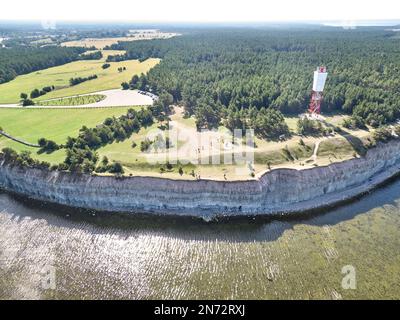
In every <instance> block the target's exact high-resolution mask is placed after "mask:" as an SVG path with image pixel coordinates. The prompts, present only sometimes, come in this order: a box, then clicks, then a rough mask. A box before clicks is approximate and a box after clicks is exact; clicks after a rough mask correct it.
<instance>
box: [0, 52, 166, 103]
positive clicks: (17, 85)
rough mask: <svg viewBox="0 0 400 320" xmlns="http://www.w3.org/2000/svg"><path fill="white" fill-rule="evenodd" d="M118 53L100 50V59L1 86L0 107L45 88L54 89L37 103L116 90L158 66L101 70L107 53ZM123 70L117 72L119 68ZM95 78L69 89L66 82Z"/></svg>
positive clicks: (134, 62) (117, 64) (114, 64)
mask: <svg viewBox="0 0 400 320" xmlns="http://www.w3.org/2000/svg"><path fill="white" fill-rule="evenodd" d="M117 53H120V52H119V51H103V56H104V57H103V58H102V59H100V60H81V61H75V62H71V63H67V64H64V65H62V66H58V67H53V68H48V69H44V70H40V71H35V72H32V73H29V74H26V75H21V76H18V77H16V78H15V79H14V80H12V81H10V82H7V83H3V84H1V85H0V104H7V103H17V102H19V100H20V94H21V92H24V93H27V94H28V95H29V94H30V93H31V91H32V90H34V89H39V90H40V89H42V88H43V87H46V86H55V88H56V90H54V91H52V92H50V93H48V94H46V95H43V96H41V97H39V98H38V99H37V100H47V99H54V98H62V97H68V96H73V95H78V94H86V93H93V92H97V91H103V90H109V89H117V88H120V87H121V83H122V82H125V81H129V80H130V79H131V78H132V76H133V75H135V74H141V73H146V72H147V71H149V70H150V69H151V68H152V67H154V66H155V65H156V64H158V63H159V61H160V60H159V59H147V60H145V61H143V62H139V61H138V60H128V61H121V62H110V67H109V68H107V69H103V68H102V66H103V64H104V63H105V60H106V57H107V55H109V54H117ZM123 67H125V68H126V70H124V71H122V72H119V71H118V68H123ZM91 75H97V76H98V78H97V79H94V80H89V81H86V82H83V83H80V84H78V85H76V86H72V87H70V86H69V80H70V79H71V78H77V77H88V76H91Z"/></svg>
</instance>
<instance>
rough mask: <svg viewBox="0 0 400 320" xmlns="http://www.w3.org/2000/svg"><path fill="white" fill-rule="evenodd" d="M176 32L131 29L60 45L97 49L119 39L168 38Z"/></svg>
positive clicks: (175, 34) (114, 42)
mask: <svg viewBox="0 0 400 320" xmlns="http://www.w3.org/2000/svg"><path fill="white" fill-rule="evenodd" d="M177 35H178V34H177V33H172V32H161V31H157V30H131V33H130V34H129V36H127V37H117V38H85V39H81V40H75V41H68V42H64V43H62V44H61V45H62V46H65V47H85V48H91V47H95V48H97V49H104V48H105V47H106V46H111V45H112V44H116V43H118V42H119V41H137V40H151V39H169V38H172V37H175V36H177Z"/></svg>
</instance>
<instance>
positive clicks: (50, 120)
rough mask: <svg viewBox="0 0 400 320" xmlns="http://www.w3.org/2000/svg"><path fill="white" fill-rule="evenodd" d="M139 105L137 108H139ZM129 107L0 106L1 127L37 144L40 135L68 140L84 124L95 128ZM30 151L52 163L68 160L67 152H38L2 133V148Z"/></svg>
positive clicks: (0, 144) (41, 136)
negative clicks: (3, 135) (51, 107)
mask: <svg viewBox="0 0 400 320" xmlns="http://www.w3.org/2000/svg"><path fill="white" fill-rule="evenodd" d="M135 108H137V107H135ZM128 109H129V107H118V108H116V107H113V108H101V109H59V110H58V109H0V127H2V128H3V130H4V131H6V132H7V133H9V134H11V135H12V136H15V137H18V138H20V139H23V140H25V141H27V142H32V143H37V140H38V139H39V138H43V137H44V138H46V139H50V140H54V141H55V142H57V143H65V141H66V139H67V137H68V136H71V137H76V136H77V135H78V132H79V129H80V128H81V127H82V126H84V125H85V126H87V127H95V126H96V125H98V124H100V123H102V122H103V121H104V120H105V119H106V118H107V117H112V116H116V117H117V116H120V115H122V114H125V113H126V111H127V110H128ZM4 147H11V148H13V149H15V150H17V151H22V150H30V151H31V152H32V156H34V157H36V158H39V159H41V160H46V161H49V162H52V163H59V162H62V161H63V160H64V151H57V152H54V153H52V154H50V155H47V154H41V155H37V154H36V152H37V149H36V148H30V147H26V146H24V145H22V144H19V143H17V142H14V141H11V140H9V139H7V138H5V137H2V136H0V149H2V148H4Z"/></svg>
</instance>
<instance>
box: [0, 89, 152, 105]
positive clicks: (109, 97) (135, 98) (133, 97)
mask: <svg viewBox="0 0 400 320" xmlns="http://www.w3.org/2000/svg"><path fill="white" fill-rule="evenodd" d="M94 94H102V95H105V96H106V98H105V99H104V100H102V101H99V102H96V103H91V104H84V105H80V106H28V107H23V108H26V109H55V108H57V109H60V108H61V109H81V108H109V107H129V106H146V105H152V104H153V99H152V98H150V97H149V96H147V95H145V94H141V93H139V92H138V91H137V90H122V89H112V90H106V91H98V92H93V93H88V94H82V95H76V96H71V97H65V98H72V97H78V96H88V95H94ZM59 99H60V98H57V99H51V100H48V101H52V100H59ZM0 108H22V107H21V106H20V105H18V104H0Z"/></svg>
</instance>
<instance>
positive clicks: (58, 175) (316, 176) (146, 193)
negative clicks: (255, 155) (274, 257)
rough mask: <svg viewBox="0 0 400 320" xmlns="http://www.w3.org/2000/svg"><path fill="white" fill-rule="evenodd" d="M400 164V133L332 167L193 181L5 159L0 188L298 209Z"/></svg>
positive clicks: (180, 206) (87, 199) (80, 201)
mask: <svg viewBox="0 0 400 320" xmlns="http://www.w3.org/2000/svg"><path fill="white" fill-rule="evenodd" d="M398 172H400V141H392V142H390V143H387V144H380V145H378V146H377V147H375V148H373V149H370V150H369V151H368V152H367V154H366V156H365V157H363V158H360V159H352V160H348V161H344V162H341V163H335V164H332V165H330V166H327V167H315V168H312V169H305V170H293V169H276V170H272V171H271V172H268V173H266V174H264V175H263V176H262V177H261V178H260V179H259V180H249V181H235V182H223V181H209V180H200V181H185V180H170V179H163V178H151V177H126V178H115V177H100V176H90V175H84V174H82V175H76V174H71V173H67V172H48V171H42V170H39V169H30V168H21V167H17V166H11V165H7V164H4V162H3V163H1V162H0V188H3V189H5V190H9V191H12V192H16V193H19V194H22V195H25V196H28V197H31V198H34V199H38V200H44V201H50V202H54V203H59V204H63V205H68V206H73V207H82V208H90V209H97V210H105V211H119V212H129V213H135V212H150V213H157V214H178V215H194V216H202V217H205V218H210V217H213V216H215V215H255V214H275V213H291V212H298V211H305V210H310V209H313V208H317V207H321V206H327V205H333V204H335V203H337V202H340V201H343V200H346V199H350V198H352V197H355V196H357V195H359V194H361V193H364V192H366V191H368V190H370V189H372V188H374V187H375V186H376V185H377V184H379V183H382V182H383V181H385V180H386V179H388V178H390V177H392V176H393V175H395V174H397V173H398Z"/></svg>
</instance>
